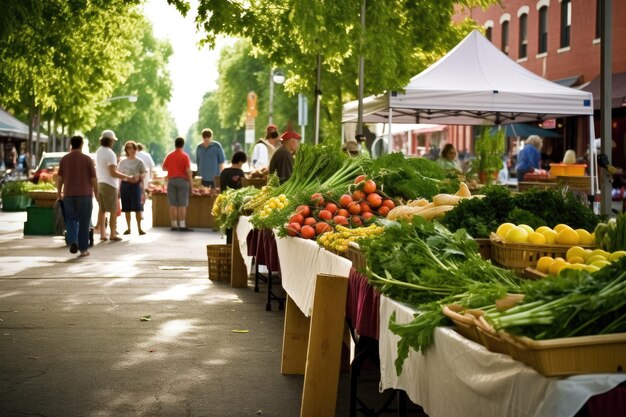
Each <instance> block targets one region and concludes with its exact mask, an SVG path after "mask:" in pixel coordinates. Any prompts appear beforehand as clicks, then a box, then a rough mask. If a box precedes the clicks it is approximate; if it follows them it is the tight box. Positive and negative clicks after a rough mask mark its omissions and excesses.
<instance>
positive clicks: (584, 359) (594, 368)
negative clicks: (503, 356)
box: [502, 333, 626, 376]
mask: <svg viewBox="0 0 626 417" xmlns="http://www.w3.org/2000/svg"><path fill="white" fill-rule="evenodd" d="M502 338H503V339H504V340H505V341H506V342H507V344H508V346H509V354H510V355H511V357H513V359H516V360H518V361H520V362H523V363H525V364H526V365H528V366H530V367H531V368H533V369H535V370H536V371H537V372H539V373H540V374H542V375H544V376H567V375H578V374H593V373H613V372H624V369H626V333H615V334H606V335H597V336H579V337H567V338H560V339H548V340H533V339H530V338H528V337H518V336H513V335H510V334H508V333H503V334H502Z"/></svg>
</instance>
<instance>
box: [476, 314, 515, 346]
mask: <svg viewBox="0 0 626 417" xmlns="http://www.w3.org/2000/svg"><path fill="white" fill-rule="evenodd" d="M476 329H477V330H478V335H479V336H480V340H481V341H482V344H483V345H484V346H485V347H486V348H487V350H488V351H490V352H494V353H503V354H505V355H508V354H509V344H508V343H507V341H506V340H505V339H504V338H503V337H502V336H501V334H500V332H496V331H495V330H494V328H493V327H492V326H491V325H490V324H489V323H487V321H486V320H485V319H484V318H483V317H482V316H481V317H477V318H476Z"/></svg>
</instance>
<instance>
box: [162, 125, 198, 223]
mask: <svg viewBox="0 0 626 417" xmlns="http://www.w3.org/2000/svg"><path fill="white" fill-rule="evenodd" d="M183 146H185V139H183V138H181V137H178V138H176V140H175V141H174V148H175V149H174V150H173V151H172V152H170V153H168V154H167V155H166V156H165V159H164V160H163V170H165V171H167V201H168V203H169V206H170V221H171V223H172V230H178V231H181V232H191V231H193V229H190V228H189V227H187V226H186V224H185V218H186V217H187V206H188V205H189V193H190V192H191V190H192V189H193V178H192V176H191V160H190V159H189V155H187V154H186V153H185V152H184V151H183Z"/></svg>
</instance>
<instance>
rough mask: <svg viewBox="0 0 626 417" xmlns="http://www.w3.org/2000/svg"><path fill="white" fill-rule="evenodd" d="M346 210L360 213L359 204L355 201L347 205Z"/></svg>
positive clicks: (351, 212)
mask: <svg viewBox="0 0 626 417" xmlns="http://www.w3.org/2000/svg"><path fill="white" fill-rule="evenodd" d="M348 211H349V212H350V214H359V213H361V205H360V204H359V203H357V202H355V201H353V202H352V203H350V204H349V205H348Z"/></svg>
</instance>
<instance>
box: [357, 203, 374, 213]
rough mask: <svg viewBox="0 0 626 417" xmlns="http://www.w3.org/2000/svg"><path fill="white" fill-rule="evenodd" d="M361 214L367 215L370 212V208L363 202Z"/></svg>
mask: <svg viewBox="0 0 626 417" xmlns="http://www.w3.org/2000/svg"><path fill="white" fill-rule="evenodd" d="M360 205H361V213H367V212H370V211H372V208H371V207H370V205H369V204H367V203H366V202H365V201H361V204H360Z"/></svg>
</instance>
